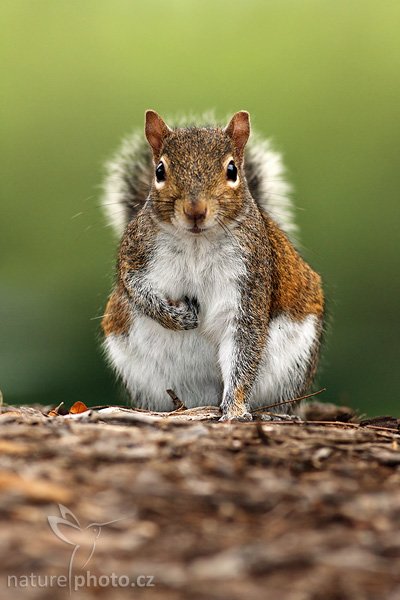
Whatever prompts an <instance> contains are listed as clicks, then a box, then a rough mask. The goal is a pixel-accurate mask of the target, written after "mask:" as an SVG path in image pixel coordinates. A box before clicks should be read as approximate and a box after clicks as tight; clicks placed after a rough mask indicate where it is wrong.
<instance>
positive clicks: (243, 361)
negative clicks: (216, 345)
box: [219, 319, 266, 421]
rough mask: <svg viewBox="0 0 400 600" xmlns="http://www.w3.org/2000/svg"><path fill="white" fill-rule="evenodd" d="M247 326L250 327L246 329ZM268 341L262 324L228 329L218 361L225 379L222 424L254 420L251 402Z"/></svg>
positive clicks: (239, 325) (239, 324)
mask: <svg viewBox="0 0 400 600" xmlns="http://www.w3.org/2000/svg"><path fill="white" fill-rule="evenodd" d="M245 325H250V327H248V326H247V327H246V326H245ZM265 339H266V324H265V327H262V326H260V323H258V324H256V323H251V320H250V323H249V320H248V319H247V323H246V324H245V323H238V324H237V325H236V327H231V328H229V330H228V332H227V333H226V334H225V336H224V339H223V340H222V342H221V345H220V352H219V360H220V365H221V369H222V376H223V380H224V393H223V398H222V403H221V411H222V417H221V418H220V421H232V420H233V421H251V420H252V415H251V412H250V408H249V404H248V400H249V397H250V394H251V391H252V388H253V384H254V381H255V378H256V375H257V369H258V366H259V363H260V360H261V355H262V349H263V347H264V345H265Z"/></svg>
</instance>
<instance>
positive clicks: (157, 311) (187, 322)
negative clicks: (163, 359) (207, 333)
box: [124, 272, 199, 331]
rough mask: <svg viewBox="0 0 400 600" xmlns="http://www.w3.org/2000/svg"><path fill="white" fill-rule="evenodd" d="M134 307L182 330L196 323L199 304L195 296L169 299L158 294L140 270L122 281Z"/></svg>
mask: <svg viewBox="0 0 400 600" xmlns="http://www.w3.org/2000/svg"><path fill="white" fill-rule="evenodd" d="M124 284H125V287H126V289H127V291H128V295H129V297H130V298H131V300H132V302H133V304H134V305H135V307H136V308H137V309H138V310H139V311H140V312H142V313H143V314H144V315H146V316H147V317H150V318H151V319H154V320H155V321H157V322H158V323H160V325H162V326H163V327H165V328H167V329H173V330H175V331H182V330H187V329H195V328H196V327H197V325H198V318H197V316H198V312H199V304H198V302H197V300H196V298H188V297H187V296H185V298H182V299H181V300H178V301H171V300H170V299H168V298H163V297H161V296H159V295H158V294H157V293H156V292H155V290H154V289H153V288H152V286H151V284H150V283H148V282H147V281H146V278H145V277H143V276H141V274H140V272H135V273H133V274H132V273H130V275H129V278H126V281H125V282H124Z"/></svg>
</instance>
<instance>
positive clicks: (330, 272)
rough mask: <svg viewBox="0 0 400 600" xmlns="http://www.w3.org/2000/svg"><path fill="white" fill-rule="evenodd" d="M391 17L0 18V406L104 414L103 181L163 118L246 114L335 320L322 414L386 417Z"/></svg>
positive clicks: (396, 182)
mask: <svg viewBox="0 0 400 600" xmlns="http://www.w3.org/2000/svg"><path fill="white" fill-rule="evenodd" d="M399 23H400V3H399V2H398V1H393V2H386V1H384V0H383V1H380V2H377V1H372V0H362V1H355V0H335V1H328V0H321V1H317V0H297V1H296V0H292V1H289V0H275V1H272V0H270V1H266V0H264V1H257V0H238V1H229V2H228V1H227V0H214V1H210V0H203V1H202V2H197V1H192V0H186V1H185V0H175V1H174V0H168V1H161V0H147V1H137V2H135V1H134V0H131V1H128V0H107V1H105V0H80V1H79V2H78V1H74V0H69V1H67V0H30V1H28V0H3V1H2V3H1V9H0V27H1V32H0V33H1V36H0V44H1V57H2V64H3V69H2V74H3V75H2V79H3V81H2V85H1V88H2V92H1V96H2V108H3V110H2V113H3V118H2V135H1V150H2V152H1V154H2V156H1V165H2V169H1V171H2V176H1V219H0V253H1V265H0V269H1V271H0V273H1V275H0V298H1V300H0V388H1V389H2V391H3V394H4V398H5V400H6V401H7V402H15V403H22V402H24V403H26V402H36V401H40V402H42V403H58V402H61V401H65V402H67V403H71V402H74V401H76V400H83V401H84V402H86V403H95V404H100V403H111V402H116V401H118V402H120V401H121V399H122V398H123V397H124V396H123V394H121V391H120V390H119V387H118V385H117V384H116V383H115V382H114V378H113V375H112V373H111V371H110V370H109V369H108V368H107V367H106V365H105V362H104V360H103V357H102V353H101V346H100V339H101V338H100V332H99V323H100V321H99V319H98V317H99V315H101V314H102V311H103V307H104V303H105V301H106V297H107V294H108V292H109V290H110V286H111V282H112V279H113V267H114V262H115V255H116V240H115V239H114V238H113V235H112V231H111V230H110V228H109V227H107V226H106V224H105V221H104V219H103V216H102V213H101V211H100V209H99V195H100V189H99V184H100V182H101V179H102V172H103V171H102V164H103V163H104V160H105V159H107V157H108V156H109V155H110V153H112V152H113V151H114V149H115V148H116V146H117V145H118V143H119V140H120V138H121V137H122V136H123V135H124V134H126V133H127V132H128V131H130V130H131V129H132V128H133V127H142V123H143V113H144V110H145V109H146V108H150V107H151V108H154V109H156V110H158V111H159V112H161V114H163V115H168V114H170V115H171V114H176V113H181V112H185V111H192V110H193V111H199V112H203V111H204V110H205V109H209V108H215V110H216V113H217V115H219V116H225V115H226V114H227V113H228V112H232V111H235V110H238V109H242V108H245V109H247V110H249V111H250V112H251V115H252V119H253V125H254V126H255V127H256V128H257V129H258V130H259V131H261V132H263V133H264V134H265V135H267V136H271V137H272V138H273V139H274V140H275V142H276V145H277V146H278V148H279V149H280V150H282V151H283V153H284V156H285V160H286V163H287V166H288V169H289V173H290V178H291V180H292V182H293V184H294V187H295V190H296V194H295V202H296V205H297V207H298V208H299V210H298V211H297V217H298V221H299V224H300V226H301V239H302V242H303V247H304V255H305V257H306V258H307V259H308V260H309V261H310V262H311V264H312V265H313V266H314V267H315V268H316V269H317V270H319V271H320V272H321V273H322V275H323V277H324V280H325V286H326V292H327V295H328V298H329V301H328V305H329V312H330V315H331V318H330V321H331V325H330V332H329V334H328V336H327V341H326V346H325V351H324V359H323V369H322V371H321V373H320V377H319V383H320V384H321V385H324V386H326V387H327V388H328V391H327V392H326V393H325V395H324V397H325V399H326V400H332V401H336V402H344V403H349V404H351V405H352V406H353V407H356V408H358V409H360V410H362V411H364V412H366V413H368V414H383V413H385V412H386V413H392V414H396V415H398V416H399V410H398V400H397V397H398V390H399V388H400V381H399V365H398V362H399V333H400V331H399V317H398V297H399V292H400V282H399V277H398V275H399V249H400V243H399V224H400V220H399V204H400V202H399V188H400V166H399V158H400V157H399V146H400V145H399V138H400V119H399V111H400V79H399V74H400V35H399Z"/></svg>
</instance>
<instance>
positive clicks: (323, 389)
mask: <svg viewBox="0 0 400 600" xmlns="http://www.w3.org/2000/svg"><path fill="white" fill-rule="evenodd" d="M322 392H326V388H322V389H320V390H318V392H313V393H312V394H307V395H306V396H299V398H293V400H284V401H283V402H276V403H275V404H269V405H268V406H260V407H259V408H255V409H254V410H252V411H251V412H252V413H257V412H261V411H263V410H264V411H265V410H268V409H270V408H276V407H277V406H284V405H285V404H294V402H300V400H305V399H306V398H311V397H312V396H317V395H318V394H322Z"/></svg>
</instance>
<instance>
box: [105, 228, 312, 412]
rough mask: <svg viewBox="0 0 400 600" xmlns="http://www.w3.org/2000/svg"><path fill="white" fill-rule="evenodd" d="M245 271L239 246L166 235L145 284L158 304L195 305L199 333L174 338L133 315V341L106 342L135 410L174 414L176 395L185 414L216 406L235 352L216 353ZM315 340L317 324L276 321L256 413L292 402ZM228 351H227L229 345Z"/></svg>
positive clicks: (272, 325) (224, 241) (263, 364)
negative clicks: (184, 301) (190, 301)
mask: <svg viewBox="0 0 400 600" xmlns="http://www.w3.org/2000/svg"><path fill="white" fill-rule="evenodd" d="M244 275H245V268H244V265H243V263H242V262H241V260H240V254H239V252H238V248H237V247H236V246H235V242H234V240H231V239H230V238H223V239H221V240H213V241H209V240H207V239H201V238H195V239H193V238H191V239H188V240H187V239H183V240H177V239H175V238H173V237H172V236H169V235H168V234H161V235H160V237H159V239H158V240H157V245H156V250H155V253H154V256H153V258H152V261H151V264H150V265H149V268H148V271H147V275H146V278H147V280H148V282H149V283H150V284H151V286H152V288H153V289H154V291H155V292H156V293H157V294H159V295H160V296H161V297H164V298H165V297H168V298H171V299H173V300H179V299H181V298H182V297H184V296H189V297H196V298H197V300H198V302H199V304H200V313H199V326H198V328H196V329H193V330H190V331H172V330H169V329H166V328H164V327H162V326H161V325H160V324H159V323H158V322H156V321H154V320H152V319H150V318H149V317H146V316H144V315H143V314H141V313H140V312H139V311H135V316H134V320H133V325H132V327H131V330H130V332H129V335H128V336H114V335H111V336H108V338H107V339H106V342H105V345H106V349H107V351H108V354H109V356H110V359H111V362H112V363H113V364H114V366H115V368H116V369H117V371H118V372H119V374H120V375H121V377H122V379H123V380H124V381H125V383H126V385H127V388H128V390H129V391H130V394H131V396H132V399H133V401H134V402H136V403H137V404H138V405H140V406H142V407H144V408H149V409H153V410H172V409H173V406H172V402H171V399H170V398H169V396H168V395H167V393H166V390H167V389H169V388H170V389H173V390H174V391H175V393H176V394H177V395H178V396H179V397H180V398H181V399H182V400H183V401H184V402H185V404H186V405H187V406H188V407H194V406H202V405H210V404H211V405H218V404H219V403H220V402H221V398H222V391H223V374H224V373H225V372H226V371H228V370H229V363H230V360H231V352H230V351H227V352H225V354H222V355H221V353H220V355H219V353H218V350H219V344H220V342H221V340H222V339H223V337H224V335H225V333H226V332H227V331H228V330H229V327H230V325H231V323H232V321H233V318H234V316H235V314H236V312H237V307H238V301H239V289H240V280H241V278H242V277H243V276H244ZM317 336H318V323H317V319H316V317H315V316H312V315H309V316H308V317H306V318H305V319H304V320H303V321H301V322H299V321H293V320H292V318H291V317H290V316H289V315H284V314H281V315H280V316H278V317H276V318H274V319H272V320H271V322H270V324H269V332H268V337H267V341H266V346H265V351H264V357H263V360H262V362H261V365H260V369H259V374H258V378H257V382H256V384H255V387H254V390H253V394H252V398H251V402H250V403H251V405H252V406H257V405H258V406H260V405H267V404H270V403H273V402H277V401H279V400H280V399H283V398H285V399H287V398H292V397H293V395H295V394H296V390H297V389H300V388H301V386H302V382H303V380H304V378H305V376H306V372H307V368H308V364H309V361H310V359H311V356H312V349H313V346H314V343H315V340H316V338H317ZM228 347H229V345H228Z"/></svg>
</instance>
